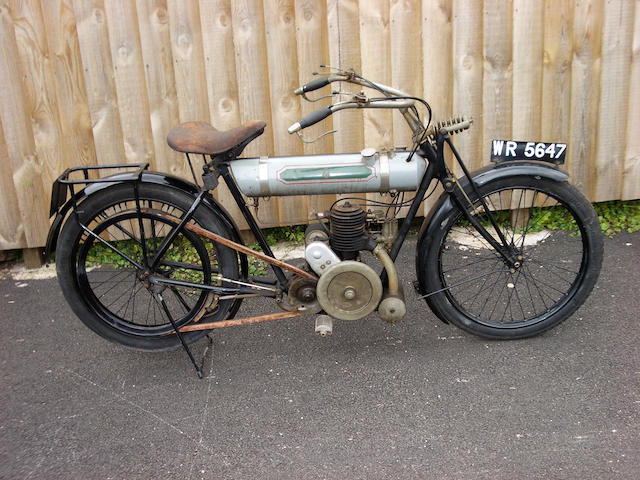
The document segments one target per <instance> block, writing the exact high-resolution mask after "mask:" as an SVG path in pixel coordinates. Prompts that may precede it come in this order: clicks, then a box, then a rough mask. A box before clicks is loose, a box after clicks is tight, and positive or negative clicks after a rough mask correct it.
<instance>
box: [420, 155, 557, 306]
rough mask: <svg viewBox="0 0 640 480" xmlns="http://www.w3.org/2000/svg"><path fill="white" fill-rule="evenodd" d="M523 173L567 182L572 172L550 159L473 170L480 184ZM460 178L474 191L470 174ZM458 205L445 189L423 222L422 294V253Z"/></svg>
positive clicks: (424, 258)
mask: <svg viewBox="0 0 640 480" xmlns="http://www.w3.org/2000/svg"><path fill="white" fill-rule="evenodd" d="M520 176H527V177H540V178H547V179H549V180H555V181H557V182H566V181H567V180H568V179H569V175H568V174H567V173H565V172H563V171H562V170H558V169H556V168H554V167H553V166H551V165H550V164H548V163H544V162H535V161H512V162H503V163H499V164H498V165H496V166H494V165H488V166H486V167H483V168H481V169H480V170H476V171H475V172H472V173H471V177H472V178H473V181H474V183H475V184H476V185H477V186H482V185H485V184H487V183H489V182H492V181H494V180H499V179H502V178H505V177H520ZM458 182H459V184H460V185H461V186H462V188H463V189H464V191H465V192H466V193H467V194H468V195H469V194H471V193H472V189H471V185H470V184H469V179H468V178H467V177H461V178H459V179H458ZM456 208H457V206H456V204H455V203H454V200H453V198H452V197H451V195H450V194H448V193H447V192H444V193H443V194H442V195H440V198H438V201H437V202H436V204H435V205H434V206H433V208H432V209H431V211H430V212H429V215H427V216H426V217H425V218H424V220H423V222H422V226H421V227H420V233H419V234H418V243H417V245H416V275H417V276H418V283H417V287H418V291H419V292H420V295H424V294H426V293H427V292H425V291H424V278H422V275H421V273H420V272H423V271H424V267H425V265H424V262H425V261H426V255H423V254H421V253H422V252H426V251H427V249H428V248H429V245H430V244H431V243H432V240H433V238H434V236H435V233H436V232H438V231H439V230H440V229H442V228H444V220H445V219H446V218H447V216H448V215H449V214H450V213H451V211H452V210H454V209H456Z"/></svg>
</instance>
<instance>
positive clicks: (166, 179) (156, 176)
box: [45, 171, 249, 278]
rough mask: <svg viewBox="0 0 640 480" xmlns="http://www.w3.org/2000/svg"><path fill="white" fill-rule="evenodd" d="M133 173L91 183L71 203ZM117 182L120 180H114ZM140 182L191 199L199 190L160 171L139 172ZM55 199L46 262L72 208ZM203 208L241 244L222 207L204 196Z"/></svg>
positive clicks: (244, 270)
mask: <svg viewBox="0 0 640 480" xmlns="http://www.w3.org/2000/svg"><path fill="white" fill-rule="evenodd" d="M136 176H137V173H122V174H117V175H113V176H111V177H109V178H111V179H113V180H116V181H114V182H109V183H92V184H90V185H88V186H87V187H86V188H84V189H82V190H80V191H79V192H77V193H76V194H75V202H76V203H77V204H78V205H80V204H81V203H82V201H84V200H85V199H86V198H87V197H89V196H90V195H92V194H94V193H96V192H98V191H100V190H104V189H105V188H110V187H112V186H114V185H118V184H119V183H122V182H124V181H126V180H129V181H130V180H131V179H133V178H136ZM117 180H121V181H117ZM140 181H141V182H143V183H144V182H146V183H156V184H159V185H165V186H166V187H167V188H175V189H177V190H181V191H182V192H185V193H187V194H189V195H191V196H192V197H193V198H194V199H195V198H196V196H197V195H198V194H199V193H200V189H199V188H198V186H197V185H194V184H193V183H191V182H187V181H186V180H183V179H181V178H178V177H174V176H172V175H167V174H164V173H160V172H152V171H144V172H143V173H142V178H141V179H140ZM59 200H60V199H57V200H56V201H58V205H57V206H53V207H52V210H53V211H54V212H55V213H56V218H55V219H54V220H53V223H52V224H51V228H50V229H49V235H48V236H47V245H46V248H45V260H47V261H48V259H49V257H50V255H51V253H53V252H55V250H56V244H57V242H58V235H59V234H60V230H61V228H62V225H63V224H64V220H65V218H67V216H68V214H69V212H70V211H71V209H72V208H73V204H74V199H73V198H71V199H69V200H67V201H66V203H64V195H63V199H62V202H60V201H59ZM203 203H204V205H205V206H206V207H207V208H208V209H209V210H210V211H211V213H212V214H213V215H215V217H216V218H217V219H218V220H219V221H220V222H222V224H223V225H224V226H225V227H226V229H227V231H228V232H230V233H231V237H232V238H231V239H230V240H233V241H234V242H236V243H240V244H242V243H243V242H242V238H241V237H240V231H239V230H238V227H237V225H236V224H235V222H234V221H233V219H232V218H231V216H230V215H229V213H228V212H227V211H226V210H225V209H224V207H223V206H222V205H220V204H219V203H218V202H217V201H216V200H215V199H214V198H213V197H212V196H211V195H210V194H208V193H207V194H206V195H205V197H204V199H203ZM240 272H241V275H242V276H243V277H244V278H247V276H248V272H249V266H248V261H247V256H246V255H244V254H241V255H240Z"/></svg>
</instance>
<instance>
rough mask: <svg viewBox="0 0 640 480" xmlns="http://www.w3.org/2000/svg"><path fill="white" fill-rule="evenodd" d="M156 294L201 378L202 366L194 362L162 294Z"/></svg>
mask: <svg viewBox="0 0 640 480" xmlns="http://www.w3.org/2000/svg"><path fill="white" fill-rule="evenodd" d="M156 295H157V297H158V300H159V301H160V305H162V309H163V310H164V313H165V314H166V315H167V318H168V319H169V321H170V322H171V326H172V327H173V329H174V330H175V332H176V335H178V338H179V339H180V343H182V348H184V351H185V352H187V355H189V359H190V360H191V363H193V366H194V368H195V369H196V373H197V374H198V378H200V379H202V368H201V367H200V366H199V365H198V364H197V363H196V359H195V358H193V354H192V353H191V350H189V346H188V345H187V342H185V341H184V337H183V336H182V333H180V330H178V326H177V325H176V322H175V321H174V320H173V316H172V315H171V312H169V308H168V307H167V304H166V303H165V301H164V298H162V295H161V294H159V293H157V294H156ZM207 338H209V342H210V343H209V344H210V345H211V343H213V342H212V340H211V337H209V336H208V335H207ZM205 353H206V351H205ZM203 361H204V357H203Z"/></svg>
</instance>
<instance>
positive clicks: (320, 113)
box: [287, 107, 332, 133]
mask: <svg viewBox="0 0 640 480" xmlns="http://www.w3.org/2000/svg"><path fill="white" fill-rule="evenodd" d="M331 113H332V112H331V107H325V108H321V109H320V110H316V111H315V112H313V113H310V114H309V115H307V116H306V117H303V118H302V119H301V120H300V121H299V122H296V123H294V124H293V125H291V126H290V127H289V129H288V130H287V131H288V132H289V133H296V132H297V131H299V130H302V129H303V128H307V127H310V126H311V125H314V124H316V123H318V122H319V121H320V120H324V119H325V118H327V117H328V116H329V115H331Z"/></svg>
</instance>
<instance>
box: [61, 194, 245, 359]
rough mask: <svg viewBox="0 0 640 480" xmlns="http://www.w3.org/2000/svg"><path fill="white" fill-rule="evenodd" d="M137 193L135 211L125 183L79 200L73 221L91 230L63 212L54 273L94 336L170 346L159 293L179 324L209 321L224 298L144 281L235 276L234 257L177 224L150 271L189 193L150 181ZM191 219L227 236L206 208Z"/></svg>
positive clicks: (173, 340)
mask: <svg viewBox="0 0 640 480" xmlns="http://www.w3.org/2000/svg"><path fill="white" fill-rule="evenodd" d="M139 192H140V206H141V213H140V214H138V212H137V209H136V204H135V196H134V192H133V188H132V186H131V185H118V186H114V187H111V188H109V189H106V190H104V191H101V192H98V193H96V194H94V195H92V196H91V197H89V198H87V199H86V200H85V201H84V202H83V203H82V204H81V206H80V211H81V213H80V214H79V215H80V217H79V219H80V221H81V222H82V223H83V224H84V225H86V226H87V227H88V228H89V229H90V230H91V231H92V233H93V234H91V233H89V232H87V231H85V230H83V229H82V228H81V227H80V225H78V222H76V220H75V218H74V217H73V216H70V217H69V219H68V221H67V223H66V225H65V227H64V229H63V231H62V233H61V235H60V238H59V241H58V245H59V248H58V252H57V256H56V266H57V270H58V278H59V281H60V285H61V288H62V291H63V293H64V295H65V297H66V299H67V301H68V302H69V304H70V305H71V307H72V309H73V310H74V312H75V313H76V315H78V317H79V318H80V320H82V322H83V323H85V325H87V326H88V327H89V328H91V329H92V330H93V331H95V332H96V333H98V334H99V335H101V336H103V337H105V338H107V339H109V340H111V341H114V342H117V343H121V344H123V345H126V346H129V347H133V348H139V349H144V350H164V349H171V348H174V347H177V346H179V345H180V342H179V339H178V338H177V336H176V335H175V332H174V330H173V327H172V325H171V323H170V321H169V320H168V318H167V316H166V314H165V312H164V311H163V307H162V305H161V304H160V303H159V299H158V294H159V295H161V297H162V298H163V299H164V301H165V303H166V305H167V308H168V310H169V312H170V313H171V316H172V317H173V319H174V321H175V322H176V324H177V325H178V326H183V325H186V324H189V323H193V322H196V321H198V320H199V319H200V318H202V316H203V315H205V314H206V315H207V321H216V320H223V319H224V318H225V317H226V315H227V314H228V312H229V308H230V301H222V302H219V303H218V302H217V300H216V298H215V297H214V295H213V294H211V293H209V292H206V291H203V290H200V289H197V288H195V287H188V286H181V285H168V286H167V285H165V284H158V283H153V282H150V281H149V278H153V277H159V278H160V277H161V278H163V279H169V280H173V281H178V282H179V281H182V282H189V283H192V284H204V285H209V284H211V279H212V277H213V276H214V275H218V274H221V275H223V276H224V277H225V278H230V279H237V278H238V265H237V257H236V255H235V253H234V252H233V251H232V250H230V249H228V248H226V247H222V246H219V245H217V244H215V243H213V242H211V241H210V240H208V239H206V238H204V237H200V236H198V235H196V234H195V233H193V232H191V231H189V230H186V229H183V230H182V231H181V232H180V233H179V234H178V235H177V236H176V237H175V239H174V240H173V241H172V242H171V243H170V244H169V247H168V249H167V250H166V252H165V254H164V255H163V256H162V258H161V259H160V260H159V262H158V264H157V266H156V267H155V268H151V267H150V260H151V259H152V258H153V257H154V255H155V253H156V252H157V251H158V249H159V247H160V245H161V244H162V242H163V241H164V239H165V238H166V236H167V235H168V233H169V232H170V231H171V230H172V229H173V228H174V227H175V226H176V225H178V223H179V222H180V218H181V217H182V216H183V215H184V213H185V212H186V211H187V210H188V209H189V207H190V206H191V203H192V202H193V198H192V197H191V196H189V195H187V194H185V193H183V192H181V191H178V190H173V189H169V188H167V187H164V186H159V185H154V184H141V185H140V187H139ZM191 223H195V224H198V225H200V226H202V227H203V228H206V229H207V230H211V231H214V232H216V233H220V234H222V235H225V233H227V232H224V230H223V229H222V228H221V226H220V225H218V224H217V222H216V220H215V218H214V217H213V216H212V215H210V212H208V210H207V209H206V208H204V207H201V208H199V209H198V210H196V212H195V214H194V216H193V220H192V221H191ZM141 224H142V228H141V227H140V225H141ZM96 237H99V238H100V239H102V240H105V241H107V242H108V243H109V244H110V245H112V246H113V247H115V248H116V249H117V250H118V251H119V252H120V254H118V253H116V252H114V251H113V250H112V249H111V248H109V247H108V246H107V245H105V243H103V242H102V241H100V240H99V239H98V238H96ZM145 253H146V258H147V261H146V262H145ZM202 335H204V332H203V331H196V332H190V333H187V334H185V335H184V337H185V340H186V341H187V342H192V341H194V340H196V339H197V338H199V337H201V336H202Z"/></svg>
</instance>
